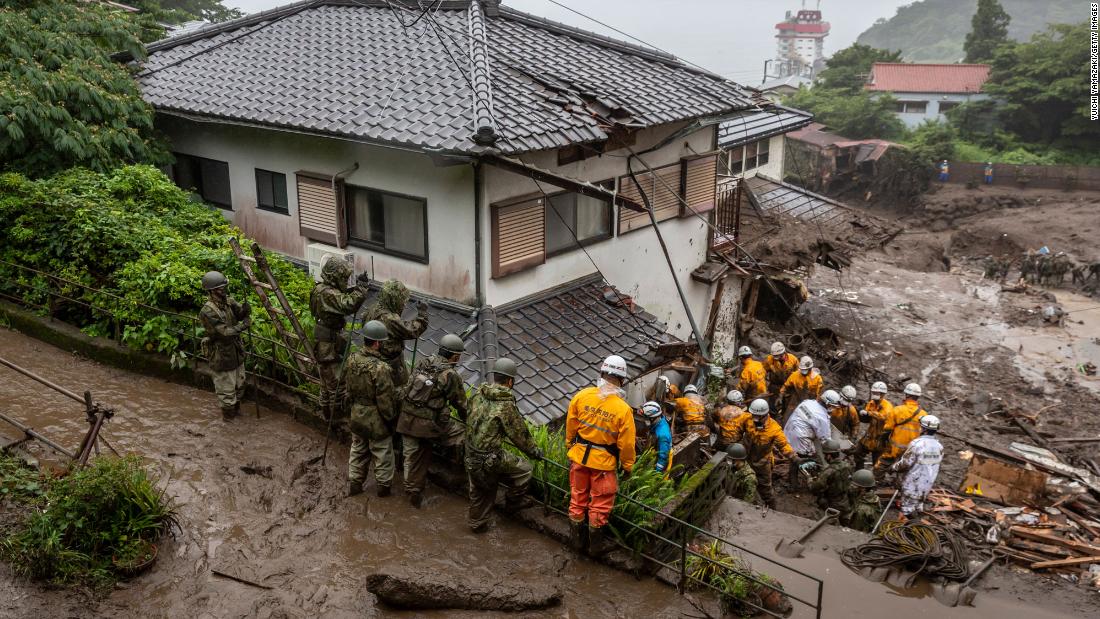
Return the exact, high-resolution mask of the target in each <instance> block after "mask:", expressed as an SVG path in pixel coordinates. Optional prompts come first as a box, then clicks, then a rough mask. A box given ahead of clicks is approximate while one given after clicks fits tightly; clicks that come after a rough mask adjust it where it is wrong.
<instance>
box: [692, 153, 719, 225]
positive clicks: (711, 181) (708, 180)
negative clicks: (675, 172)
mask: <svg viewBox="0 0 1100 619" xmlns="http://www.w3.org/2000/svg"><path fill="white" fill-rule="evenodd" d="M717 165H718V157H717V155H711V156H710V157H700V158H698V159H689V160H687V161H685V162H684V168H685V174H684V175H685V179H684V188H685V190H684V200H685V201H686V202H687V203H688V206H690V207H691V208H692V210H694V211H696V212H699V213H702V212H705V211H709V210H712V209H713V208H714V205H715V198H714V194H715V189H716V187H717V185H718V170H717ZM685 215H691V213H685Z"/></svg>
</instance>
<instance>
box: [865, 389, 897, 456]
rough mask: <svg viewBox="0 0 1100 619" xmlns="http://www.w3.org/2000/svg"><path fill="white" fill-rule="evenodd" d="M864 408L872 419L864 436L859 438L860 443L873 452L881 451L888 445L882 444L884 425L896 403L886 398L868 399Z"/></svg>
mask: <svg viewBox="0 0 1100 619" xmlns="http://www.w3.org/2000/svg"><path fill="white" fill-rule="evenodd" d="M863 410H864V411H866V413H867V416H868V417H870V418H871V420H870V422H868V424H867V431H866V432H864V433H863V438H861V439H859V444H860V445H863V448H864V449H866V450H867V451H870V452H871V453H877V452H880V451H882V450H883V449H885V447H886V446H885V445H883V444H882V433H883V429H882V426H883V425H884V424H885V423H886V419H887V418H889V417H890V414H891V412H892V411H893V410H894V405H893V404H891V403H890V400H887V399H886V398H882V399H881V400H867V404H866V405H864V407H863Z"/></svg>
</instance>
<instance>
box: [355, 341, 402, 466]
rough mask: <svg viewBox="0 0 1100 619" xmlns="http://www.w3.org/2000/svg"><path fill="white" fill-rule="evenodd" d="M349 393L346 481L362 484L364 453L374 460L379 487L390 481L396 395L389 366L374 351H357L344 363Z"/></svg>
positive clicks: (364, 463)
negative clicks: (349, 447) (348, 450)
mask: <svg viewBox="0 0 1100 619" xmlns="http://www.w3.org/2000/svg"><path fill="white" fill-rule="evenodd" d="M346 369H347V371H346V375H347V383H348V392H349V395H350V396H351V417H350V419H349V425H350V427H351V433H352V436H351V454H350V456H349V457H348V481H350V482H352V483H353V484H355V483H359V484H361V483H363V480H364V479H366V476H367V470H366V469H367V462H366V460H367V450H368V448H369V449H370V453H371V456H372V459H373V460H374V479H375V481H376V482H378V486H379V488H383V487H385V488H388V487H389V485H390V483H391V482H392V481H393V467H394V462H393V438H392V437H393V429H392V424H393V423H394V420H395V418H396V417H397V397H396V396H397V394H396V393H395V390H394V387H393V375H392V373H391V372H390V366H389V365H388V364H387V363H386V362H385V361H383V360H382V357H381V356H380V354H379V352H378V351H377V350H375V349H373V348H361V349H358V350H356V351H355V352H354V353H352V355H351V356H350V357H348V363H347V368H346Z"/></svg>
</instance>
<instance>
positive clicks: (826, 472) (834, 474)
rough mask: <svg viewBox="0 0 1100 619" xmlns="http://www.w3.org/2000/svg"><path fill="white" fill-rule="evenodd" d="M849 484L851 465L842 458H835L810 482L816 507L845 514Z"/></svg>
mask: <svg viewBox="0 0 1100 619" xmlns="http://www.w3.org/2000/svg"><path fill="white" fill-rule="evenodd" d="M851 484H852V465H851V464H849V463H848V461H847V460H845V459H844V458H837V459H836V460H833V461H832V462H830V463H828V464H827V465H825V468H824V469H822V471H821V473H819V474H818V475H817V477H815V478H814V480H813V481H811V482H810V492H813V493H814V494H815V495H816V496H817V504H818V506H820V507H822V508H826V507H831V508H833V509H835V510H838V511H839V512H840V513H841V514H845V513H847V512H848V510H849V504H848V488H849V487H850V486H851Z"/></svg>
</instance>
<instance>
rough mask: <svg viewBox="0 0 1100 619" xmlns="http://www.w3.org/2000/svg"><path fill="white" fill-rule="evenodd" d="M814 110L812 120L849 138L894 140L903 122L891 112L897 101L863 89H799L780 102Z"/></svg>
mask: <svg viewBox="0 0 1100 619" xmlns="http://www.w3.org/2000/svg"><path fill="white" fill-rule="evenodd" d="M783 103H784V104H785V105H789V106H791V107H795V108H798V109H801V110H808V111H810V112H813V113H814V117H815V120H817V121H818V122H820V123H823V124H825V125H827V126H828V127H829V128H830V129H831V130H833V131H836V132H837V133H839V134H840V135H843V136H845V137H849V138H852V139H857V140H858V139H864V138H882V139H887V140H889V139H895V138H899V137H901V136H902V135H904V133H905V125H904V124H902V122H901V120H899V119H898V117H897V115H896V114H895V113H894V107H895V106H896V104H897V100H895V99H894V98H893V97H891V96H890V95H881V96H875V97H872V96H871V94H870V93H868V92H867V91H863V90H860V91H857V92H854V93H852V92H847V91H845V90H842V89H828V88H824V87H821V86H816V87H814V88H800V89H799V90H798V92H797V93H795V94H793V95H791V96H790V97H788V98H787V99H785V100H784V102H783Z"/></svg>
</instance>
